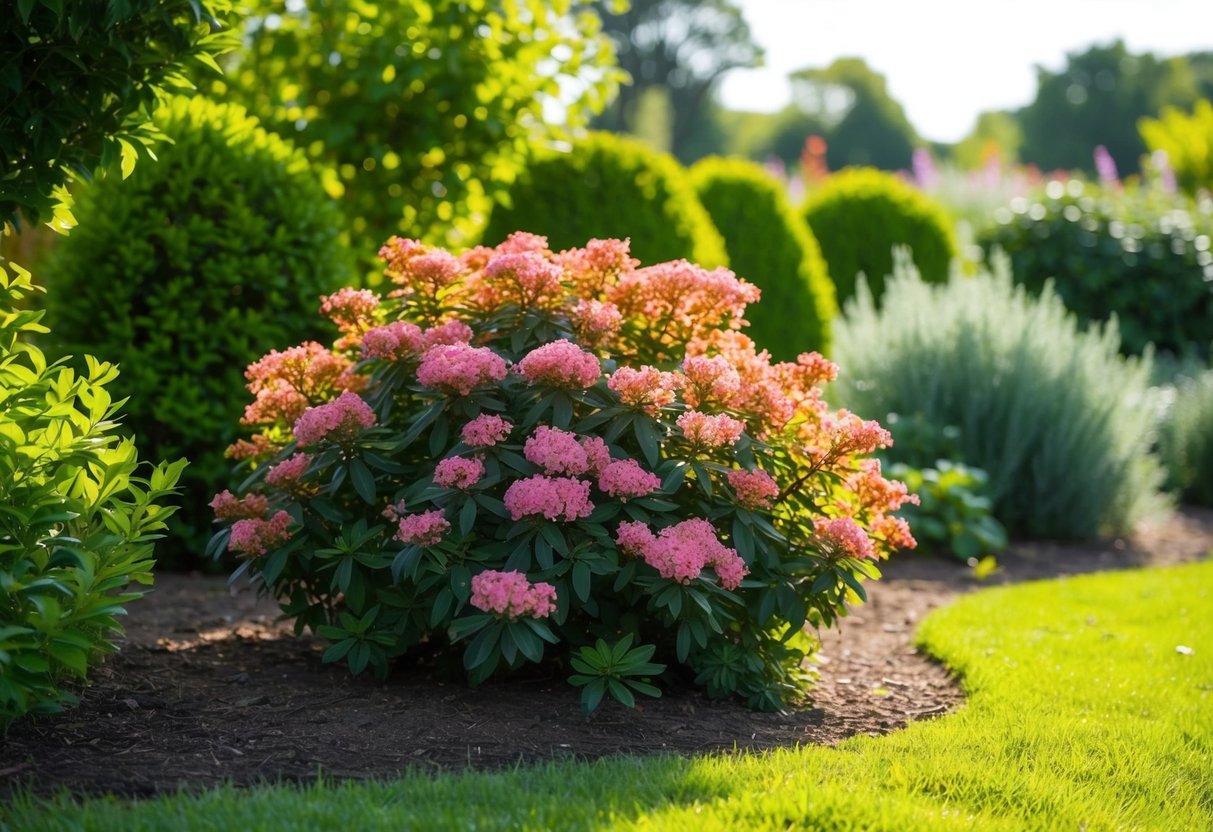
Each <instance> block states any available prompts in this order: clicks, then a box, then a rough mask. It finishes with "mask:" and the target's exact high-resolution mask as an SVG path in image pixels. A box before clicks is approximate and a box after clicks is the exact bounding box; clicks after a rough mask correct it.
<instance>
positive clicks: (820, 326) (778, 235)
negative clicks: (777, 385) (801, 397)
mask: <svg viewBox="0 0 1213 832" xmlns="http://www.w3.org/2000/svg"><path fill="white" fill-rule="evenodd" d="M690 173H691V182H692V184H693V185H694V186H695V192H696V193H697V194H698V195H699V201H700V202H702V203H703V207H704V208H706V209H707V210H708V214H710V215H711V217H712V222H713V223H714V224H715V225H716V228H717V229H719V231H720V233H721V234H722V235H723V236H724V241H725V248H726V250H727V254H728V257H729V267H730V268H731V269H732V270H733V271H734V272H736V273H737V274H738V275H740V276H741V277H742V278H744V279H745V280H747V281H749V282H751V283H753V284H754V285H755V286H757V287H758V288H759V289H760V290H762V297H763V302H762V303H759V304H757V305H755V306H753V307H752V308H751V309H750V311H749V312H748V313H747V314H748V316H749V321H750V328H749V329H748V330H746V334H747V335H749V336H750V337H751V338H753V339H754V341H755V342H756V343H757V344H758V346H759V347H760V348H762V349H766V350H769V351H770V353H771V355H772V356H773V357H774V358H777V359H780V360H789V359H792V358H795V357H796V356H797V355H798V354H799V353H801V352H804V351H805V350H817V351H818V352H820V353H822V354H823V355H829V354H830V322H831V321H833V319H834V316H835V315H837V314H838V303H837V301H836V299H835V297H834V284H833V283H832V282H831V280H830V275H829V273H828V272H827V270H826V263H825V260H823V259H822V256H821V247H820V246H818V244H817V239H816V238H815V237H814V236H813V232H811V231H809V228H808V226H807V225H806V224H805V221H804V218H802V217H801V216H799V214H797V212H796V210H795V209H794V208H793V207H792V205H791V203H790V202H789V201H788V198H787V194H786V192H785V190H784V188H783V186H782V185H781V184H780V183H779V182H777V181H776V180H775V179H774V178H773V177H772V176H771V175H770V174H769V173H767V172H766V171H765V170H763V169H762V168H761V167H760V166H758V165H756V164H754V163H753V162H746V161H742V160H740V159H722V158H719V157H710V158H707V159H702V160H700V161H699V162H697V163H696V164H695V166H694V167H692V168H691V171H690Z"/></svg>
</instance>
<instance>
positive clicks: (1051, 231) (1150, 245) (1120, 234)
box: [980, 180, 1213, 357]
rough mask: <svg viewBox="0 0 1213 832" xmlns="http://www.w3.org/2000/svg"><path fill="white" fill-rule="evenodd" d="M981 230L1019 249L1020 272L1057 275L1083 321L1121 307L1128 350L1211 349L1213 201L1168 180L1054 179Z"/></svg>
mask: <svg viewBox="0 0 1213 832" xmlns="http://www.w3.org/2000/svg"><path fill="white" fill-rule="evenodd" d="M996 218H997V220H998V224H997V225H996V226H994V227H992V228H990V229H988V230H987V231H986V232H985V233H984V234H983V235H982V236H981V238H980V242H981V244H982V245H983V247H985V248H986V250H992V249H994V248H998V249H1001V250H1002V251H1004V252H1006V253H1007V254H1008V255H1010V257H1011V267H1012V271H1013V273H1014V276H1015V280H1016V281H1018V282H1021V283H1023V284H1024V285H1025V286H1027V287H1028V288H1029V289H1030V290H1031V291H1032V292H1034V293H1039V292H1040V291H1041V290H1042V289H1043V288H1044V286H1045V284H1046V283H1047V282H1051V284H1052V286H1053V287H1054V289H1055V291H1056V292H1057V294H1058V295H1059V296H1060V297H1061V299H1062V301H1063V302H1064V303H1065V304H1066V307H1067V308H1068V309H1070V310H1071V311H1072V312H1074V313H1075V314H1076V315H1077V316H1078V317H1079V319H1080V320H1081V321H1083V322H1086V321H1106V320H1109V319H1110V318H1111V317H1112V316H1113V315H1115V317H1116V319H1117V321H1118V324H1119V330H1120V334H1121V341H1122V345H1123V348H1124V350H1125V351H1126V352H1128V353H1132V354H1141V353H1142V352H1144V350H1145V348H1146V344H1147V343H1152V344H1154V346H1155V347H1156V348H1158V349H1159V350H1166V351H1169V352H1173V353H1175V354H1177V355H1197V356H1201V357H1204V356H1206V355H1208V353H1209V345H1210V343H1213V292H1210V291H1209V285H1210V282H1211V281H1213V251H1211V250H1210V237H1211V236H1213V203H1211V202H1209V201H1208V200H1205V201H1204V202H1195V201H1193V200H1191V199H1189V198H1186V197H1183V196H1180V195H1176V194H1168V193H1167V192H1166V191H1165V190H1164V189H1162V188H1161V187H1153V188H1149V187H1136V188H1129V189H1120V188H1118V187H1113V188H1101V187H1099V186H1096V185H1091V184H1088V183H1083V182H1080V181H1078V180H1070V181H1069V182H1061V181H1058V180H1054V181H1052V182H1050V183H1049V184H1048V185H1047V186H1046V187H1045V189H1044V191H1043V192H1037V193H1036V194H1035V195H1034V196H1033V197H1032V198H1030V199H1029V198H1024V197H1020V198H1018V199H1016V200H1014V201H1012V203H1011V205H1010V207H1007V208H1003V209H1000V211H999V212H998V213H997V214H996Z"/></svg>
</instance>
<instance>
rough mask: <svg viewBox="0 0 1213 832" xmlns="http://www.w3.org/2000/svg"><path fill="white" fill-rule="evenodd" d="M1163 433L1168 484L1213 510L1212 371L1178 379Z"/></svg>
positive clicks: (1163, 451)
mask: <svg viewBox="0 0 1213 832" xmlns="http://www.w3.org/2000/svg"><path fill="white" fill-rule="evenodd" d="M1160 433H1161V435H1160V437H1159V439H1160V442H1159V444H1160V446H1161V455H1162V459H1163V462H1164V463H1166V466H1167V473H1168V475H1169V483H1168V484H1169V485H1170V486H1171V487H1172V488H1174V489H1176V490H1177V491H1178V492H1179V493H1180V494H1182V496H1183V499H1184V500H1186V501H1189V502H1193V503H1197V504H1199V505H1202V506H1209V507H1213V371H1209V370H1206V371H1205V372H1203V373H1201V374H1199V375H1197V376H1195V377H1185V378H1181V379H1179V382H1178V384H1176V386H1175V389H1174V399H1173V400H1172V402H1171V407H1170V411H1169V412H1168V414H1167V418H1166V420H1165V421H1164V422H1163V426H1162V430H1161V432H1160Z"/></svg>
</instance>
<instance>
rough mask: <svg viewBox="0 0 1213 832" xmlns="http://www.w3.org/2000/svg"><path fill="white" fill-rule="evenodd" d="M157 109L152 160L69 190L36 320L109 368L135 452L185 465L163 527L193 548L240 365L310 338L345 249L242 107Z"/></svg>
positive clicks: (320, 202) (317, 194)
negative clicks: (176, 513)
mask: <svg viewBox="0 0 1213 832" xmlns="http://www.w3.org/2000/svg"><path fill="white" fill-rule="evenodd" d="M156 119H157V123H158V124H159V126H160V127H161V129H163V130H164V132H165V133H166V134H167V135H168V136H169V137H170V138H171V139H172V140H173V144H172V145H169V146H167V147H166V148H165V149H164V150H163V151H162V153H161V154H160V160H159V161H158V162H157V163H156V164H153V165H141V166H140V167H139V169H138V170H136V171H135V173H134V174H133V175H132V176H131V177H130V178H129V179H127V180H126V181H124V182H123V181H119V180H117V179H116V178H107V179H99V180H97V181H96V182H95V183H94V184H93V185H92V186H91V187H89V188H87V189H85V190H84V191H83V192H82V193H81V194H80V196H79V202H78V214H79V217H80V219H81V226H80V227H79V228H78V229H76V231H75V232H73V233H72V234H71V235H70V236H69V237H67V238H65V239H64V240H63V242H62V244H61V245H60V246H58V247H57V249H56V250H55V252H54V253H53V254H52V256H51V259H50V261H49V262H48V266H47V269H48V273H49V274H50V275H51V285H52V291H51V293H50V294H49V297H48V300H47V315H48V320H49V321H51V325H52V327H53V328H54V330H55V332H56V335H57V344H56V349H57V350H58V352H59V353H60V354H67V353H72V354H79V353H82V352H86V351H92V352H97V353H99V354H102V355H105V356H107V357H109V358H110V359H112V360H114V361H116V362H117V363H119V364H120V365H121V367H122V370H123V375H122V378H121V380H120V381H119V382H118V384H117V388H118V389H119V390H120V391H121V392H122V394H123V395H129V396H131V397H132V398H131V402H130V404H129V406H128V409H127V412H126V419H125V420H124V425H125V427H126V428H128V429H129V430H130V431H132V432H133V433H134V434H135V437H136V439H137V440H138V441H139V443H140V446H141V447H143V448H144V449H145V450H146V451H148V452H150V453H152V454H153V455H155V456H157V457H169V458H172V457H175V456H178V455H184V456H186V457H188V458H189V459H191V460H193V462H194V464H193V465H192V466H191V468H190V471H189V472H188V474H187V476H186V477H185V478H184V479H183V485H184V486H185V489H186V495H187V499H186V501H185V506H186V509H185V511H184V512H183V516H182V517H181V518H180V522H179V523H178V524H176V525H175V526H174V532H176V533H177V534H178V535H179V537H178V538H176V539H175V540H176V542H184V543H185V544H186V545H187V548H188V549H189V550H190V551H192V552H194V553H196V554H200V553H201V549H202V544H204V543H205V540H206V538H207V537H208V536H209V532H208V531H207V527H208V526H209V524H210V519H211V518H210V515H209V512H208V511H207V510H206V508H205V505H204V504H205V502H206V500H207V499H209V495H210V494H211V493H213V492H214V490H215V485H216V484H217V483H221V482H224V481H226V479H227V477H228V470H229V466H228V464H227V463H226V462H225V461H224V460H223V447H224V445H225V444H226V443H227V442H230V441H233V440H234V439H235V438H236V430H235V425H234V423H235V422H236V420H237V418H238V417H239V414H240V411H241V406H242V405H241V402H242V401H243V398H244V392H243V383H244V379H243V376H242V372H243V368H244V366H245V365H246V364H248V362H249V361H251V360H252V359H254V358H256V357H257V356H259V355H261V354H262V353H264V352H265V350H266V349H268V348H269V347H270V346H271V345H274V344H281V343H283V342H284V340H292V339H299V338H303V337H307V336H309V335H313V334H316V332H317V330H318V327H317V326H316V325H315V324H313V323H312V315H311V313H313V312H314V311H315V310H316V308H317V307H318V305H319V299H320V296H321V294H322V293H324V292H325V291H326V290H331V289H335V288H337V286H339V285H341V282H342V281H343V280H345V279H346V278H348V277H349V273H350V259H349V257H348V255H347V253H346V250H345V248H344V246H343V245H342V244H341V243H340V241H339V238H338V228H339V226H340V222H341V221H340V213H339V212H338V211H337V209H336V208H335V206H334V205H333V204H332V202H331V200H330V199H329V198H328V197H327V196H326V195H325V193H324V191H323V190H322V189H321V187H320V184H319V183H318V182H317V180H316V177H315V176H314V175H313V174H312V172H311V170H310V166H309V162H308V160H307V159H306V158H305V157H304V155H303V154H302V153H301V152H299V151H297V150H295V149H293V148H292V147H291V145H290V144H288V143H287V142H284V141H282V140H281V139H279V138H278V137H277V136H274V135H273V134H270V133H267V132H265V131H264V130H263V129H261V127H259V126H258V124H257V121H256V119H254V118H251V117H250V116H248V115H247V114H246V113H245V111H244V110H243V109H241V108H240V107H238V106H236V105H217V104H213V103H211V102H208V101H207V100H205V99H202V98H195V99H193V100H187V99H184V98H178V99H175V100H173V101H172V102H171V103H170V104H168V105H166V106H165V107H164V108H162V109H161V110H160V111H158V112H157V114H156ZM165 554H166V553H164V552H162V553H161V555H162V559H163V558H164V556H165Z"/></svg>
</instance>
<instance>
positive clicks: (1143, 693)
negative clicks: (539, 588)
mask: <svg viewBox="0 0 1213 832" xmlns="http://www.w3.org/2000/svg"><path fill="white" fill-rule="evenodd" d="M1211 586H1213V563H1210V562H1204V563H1199V564H1193V565H1189V566H1183V567H1177V568H1169V569H1155V570H1142V571H1132V572H1122V573H1110V574H1103V575H1092V576H1086V577H1079V578H1069V579H1067V580H1066V581H1064V582H1058V581H1052V582H1040V583H1033V584H1025V585H1021V586H1015V587H1009V588H1003V589H997V590H990V591H986V592H982V593H978V594H975V595H972V596H969V597H967V598H964V599H962V600H960V601H958V602H956V603H955V604H953V605H951V606H950V607H947V608H945V609H942V610H939V611H937V612H935V613H933V614H932V615H931V616H930V617H929V618H928V619H927V620H926V621H925V622H924V623H923V627H922V630H921V633H920V637H919V642H920V644H921V645H922V646H923V647H924V648H925V649H927V650H929V651H930V652H931V653H932V654H934V655H936V656H939V657H941V658H943V659H944V660H945V661H946V662H947V663H948V664H949V665H950V666H951V667H952V668H953V669H954V670H955V671H956V672H957V673H959V674H960V675H961V677H962V679H963V681H964V686H965V688H966V690H967V692H968V694H969V703H968V705H967V706H966V707H964V708H962V709H961V710H959V711H957V712H955V713H953V714H950V715H948V716H946V717H944V718H941V719H938V720H932V721H930V722H920V723H917V724H915V725H912V726H911V727H910V728H908V729H906V730H904V731H901V732H898V733H896V734H892V735H889V736H885V737H879V738H869V737H859V738H854V739H851V740H848V741H847V742H845V743H843V744H841V745H839V746H837V747H834V748H827V747H820V746H810V747H803V748H798V749H787V750H780V751H776V752H772V753H768V754H762V755H713V756H701V757H693V758H684V757H673V756H670V757H653V758H648V759H637V758H631V757H622V758H614V759H608V760H601V761H598V762H596V763H593V764H578V763H571V762H569V763H551V764H546V765H542V766H532V767H526V768H523V769H520V770H513V771H505V772H501V773H495V774H465V775H456V776H445V777H438V778H435V777H433V776H431V775H429V774H428V773H420V772H419V773H417V774H416V775H414V776H410V777H406V778H404V779H402V780H396V781H392V782H388V783H365V782H345V783H335V782H332V781H321V782H319V783H317V784H315V785H311V786H306V787H298V786H278V787H271V788H260V789H254V790H240V789H233V788H226V789H219V790H215V791H210V792H206V793H203V794H199V795H193V796H169V797H161V798H157V799H154V800H149V801H140V802H125V801H116V800H92V801H82V802H79V803H77V802H75V801H73V799H72V798H70V797H69V796H66V795H64V796H62V797H59V798H57V799H55V800H51V801H35V800H32V799H18V800H15V801H12V802H10V803H9V804H8V805H7V806H6V807H5V809H6V812H7V818H8V820H9V822H10V823H12V824H13V825H14V827H15V828H28V829H35V828H45V827H49V826H54V827H57V828H58V827H69V828H76V827H85V828H98V829H131V830H153V829H170V828H179V827H180V825H181V824H182V823H183V821H185V822H188V823H189V824H190V826H191V827H192V828H200V829H210V828H215V829H220V828H260V827H264V826H281V825H283V824H286V825H298V826H302V825H311V826H321V827H323V826H329V825H332V826H338V825H343V826H356V827H372V826H376V825H380V826H382V825H385V824H386V825H391V826H397V827H401V828H406V827H415V828H426V829H467V828H468V827H470V826H475V827H476V828H478V829H554V828H559V829H599V828H603V827H604V826H609V827H610V828H613V829H652V828H661V829H688V830H700V829H714V828H729V829H742V828H847V829H881V830H938V829H977V830H1008V831H1009V830H1036V829H1040V830H1046V829H1057V828H1086V829H1090V830H1098V829H1123V828H1133V829H1147V830H1171V829H1192V828H1196V829H1199V828H1205V827H1207V826H1209V825H1211V824H1213V806H1211V805H1210V803H1209V800H1208V795H1209V793H1210V790H1211V789H1213V774H1211V773H1210V769H1209V766H1208V753H1209V748H1210V745H1211V744H1213V718H1211V717H1210V713H1211V711H1210V707H1209V701H1210V697H1211V696H1213V693H1211V692H1210V690H1209V687H1210V680H1213V590H1211V589H1210V587H1211ZM1176 599H1182V600H1181V601H1180V602H1178V603H1177V600H1176ZM1025 714H1030V718H1025ZM857 783H860V784H863V789H864V799H863V800H862V801H857V800H856V799H855V789H856V784H857Z"/></svg>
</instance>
